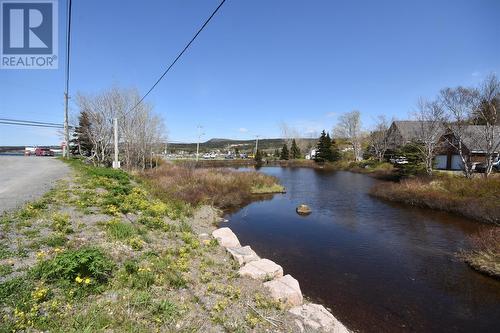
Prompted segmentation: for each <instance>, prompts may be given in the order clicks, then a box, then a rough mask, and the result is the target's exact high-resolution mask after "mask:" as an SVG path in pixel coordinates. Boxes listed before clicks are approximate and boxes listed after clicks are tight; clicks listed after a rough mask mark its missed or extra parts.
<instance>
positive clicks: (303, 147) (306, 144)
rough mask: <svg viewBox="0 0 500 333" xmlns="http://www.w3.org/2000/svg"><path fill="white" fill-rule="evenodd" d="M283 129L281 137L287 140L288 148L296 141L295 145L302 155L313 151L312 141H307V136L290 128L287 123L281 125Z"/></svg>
mask: <svg viewBox="0 0 500 333" xmlns="http://www.w3.org/2000/svg"><path fill="white" fill-rule="evenodd" d="M280 129H281V137H282V138H283V139H284V140H285V143H286V144H287V146H288V147H290V146H291V145H292V140H293V139H295V143H296V144H297V146H298V147H299V149H300V151H301V152H302V153H305V152H307V151H309V149H311V143H310V140H306V139H305V136H304V135H302V134H301V132H300V131H299V130H298V129H296V128H293V127H291V126H289V125H288V124H287V123H285V122H282V123H281V124H280Z"/></svg>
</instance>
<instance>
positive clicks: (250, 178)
mask: <svg viewBox="0 0 500 333" xmlns="http://www.w3.org/2000/svg"><path fill="white" fill-rule="evenodd" d="M142 176H143V177H144V178H145V179H146V180H147V181H148V183H149V184H150V185H151V187H152V188H153V190H154V191H155V192H156V193H155V194H157V195H159V196H163V197H165V198H170V199H176V200H182V201H184V202H188V203H190V204H192V205H199V204H209V205H214V206H216V207H218V208H222V209H224V208H231V207H236V206H240V205H242V204H244V203H246V202H248V201H250V200H251V198H252V194H253V193H270V192H282V191H283V187H281V186H277V184H278V180H277V179H276V178H274V177H271V176H268V175H264V174H262V173H258V172H237V171H233V170H229V169H208V168H207V169H202V168H195V167H194V166H180V165H174V164H164V165H162V166H161V167H159V168H157V169H155V170H152V171H148V172H145V173H144V174H142Z"/></svg>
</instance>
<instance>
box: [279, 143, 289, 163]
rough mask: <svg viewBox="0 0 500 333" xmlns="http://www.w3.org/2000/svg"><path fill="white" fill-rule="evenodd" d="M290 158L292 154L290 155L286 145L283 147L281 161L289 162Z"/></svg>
mask: <svg viewBox="0 0 500 333" xmlns="http://www.w3.org/2000/svg"><path fill="white" fill-rule="evenodd" d="M289 158H290V154H289V153H288V147H287V145H286V143H285V144H284V145H283V148H282V149H281V155H280V160H288V159H289Z"/></svg>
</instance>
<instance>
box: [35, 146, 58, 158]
mask: <svg viewBox="0 0 500 333" xmlns="http://www.w3.org/2000/svg"><path fill="white" fill-rule="evenodd" d="M35 155H36V156H54V152H53V151H52V150H50V149H49V148H40V147H38V148H36V149H35Z"/></svg>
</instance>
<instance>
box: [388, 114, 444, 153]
mask: <svg viewBox="0 0 500 333" xmlns="http://www.w3.org/2000/svg"><path fill="white" fill-rule="evenodd" d="M431 126H434V124H433V123H432V122H430V121H418V120H397V121H393V122H392V124H391V126H390V127H389V129H388V130H387V143H388V148H389V149H390V150H396V149H398V148H401V147H403V146H404V145H406V144H408V143H411V142H417V141H420V139H421V133H425V132H430V127H431ZM439 132H440V133H439V135H437V136H436V140H437V139H439V138H440V137H441V136H442V135H444V134H445V133H446V128H445V127H444V126H442V125H440V130H439Z"/></svg>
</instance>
